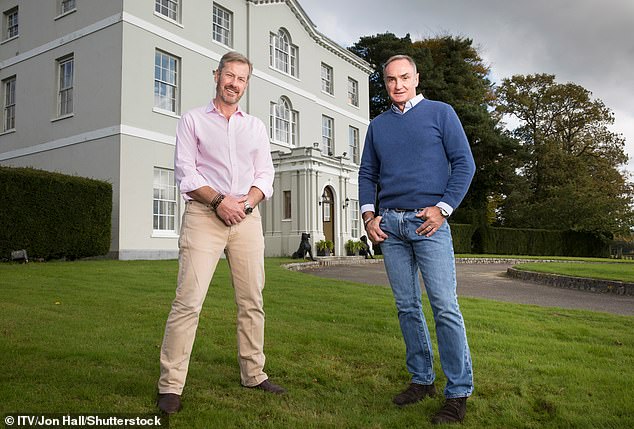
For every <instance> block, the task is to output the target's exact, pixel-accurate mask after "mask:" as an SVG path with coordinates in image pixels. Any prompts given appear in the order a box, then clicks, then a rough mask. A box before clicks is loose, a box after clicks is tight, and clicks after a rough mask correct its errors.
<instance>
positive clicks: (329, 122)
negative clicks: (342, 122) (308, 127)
mask: <svg viewBox="0 0 634 429" xmlns="http://www.w3.org/2000/svg"><path fill="white" fill-rule="evenodd" d="M334 122H335V120H334V119H332V118H330V117H328V116H326V115H323V116H322V117H321V150H322V152H325V153H327V154H328V155H332V153H333V149H334V140H335V139H334Z"/></svg>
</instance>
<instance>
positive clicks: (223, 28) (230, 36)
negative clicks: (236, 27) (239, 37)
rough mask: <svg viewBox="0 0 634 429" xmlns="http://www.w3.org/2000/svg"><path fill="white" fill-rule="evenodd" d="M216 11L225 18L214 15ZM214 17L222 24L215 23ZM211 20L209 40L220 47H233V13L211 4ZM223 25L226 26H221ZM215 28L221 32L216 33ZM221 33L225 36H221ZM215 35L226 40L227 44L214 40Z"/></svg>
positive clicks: (214, 3) (218, 5)
mask: <svg viewBox="0 0 634 429" xmlns="http://www.w3.org/2000/svg"><path fill="white" fill-rule="evenodd" d="M216 11H218V12H220V13H221V14H225V15H226V17H225V16H220V15H218V14H216ZM216 17H218V19H219V20H221V21H223V22H216ZM211 20H212V22H211V40H213V41H214V42H216V43H220V44H221V45H224V46H228V47H229V48H231V47H233V12H232V11H230V10H229V9H227V8H226V7H224V6H221V5H220V4H218V3H216V2H213V11H212V19H211ZM225 20H226V21H227V22H226V23H225V22H224V21H225ZM223 24H226V26H223ZM216 27H218V28H220V29H221V31H216ZM223 32H226V33H227V34H226V36H225V35H224V34H223ZM216 34H218V36H219V38H220V39H224V38H226V40H227V42H226V43H225V41H223V40H219V38H216Z"/></svg>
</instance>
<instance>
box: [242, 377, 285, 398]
mask: <svg viewBox="0 0 634 429" xmlns="http://www.w3.org/2000/svg"><path fill="white" fill-rule="evenodd" d="M247 387H249V388H251V389H260V390H264V391H265V392H269V393H274V394H276V395H282V394H284V393H286V389H284V388H283V387H282V386H278V385H277V384H273V383H271V382H270V381H269V380H268V379H267V380H264V381H263V382H262V383H260V384H258V385H257V386H247Z"/></svg>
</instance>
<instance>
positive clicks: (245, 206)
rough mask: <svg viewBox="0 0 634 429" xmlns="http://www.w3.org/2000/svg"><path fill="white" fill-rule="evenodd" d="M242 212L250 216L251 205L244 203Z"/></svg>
mask: <svg viewBox="0 0 634 429" xmlns="http://www.w3.org/2000/svg"><path fill="white" fill-rule="evenodd" d="M244 212H245V213H246V214H251V213H252V212H253V207H251V204H249V202H248V201H245V202H244Z"/></svg>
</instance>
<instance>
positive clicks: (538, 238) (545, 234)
mask: <svg viewBox="0 0 634 429" xmlns="http://www.w3.org/2000/svg"><path fill="white" fill-rule="evenodd" d="M457 226H460V227H464V225H452V226H451V227H452V230H455V229H456V227H457ZM460 231H461V236H460V238H459V240H460V243H461V246H462V247H460V250H457V249H456V253H482V254H497V255H534V256H585V257H601V258H603V257H609V256H610V247H609V242H608V241H607V240H606V239H605V238H603V237H601V236H599V235H596V234H593V233H590V232H583V231H554V230H545V229H519V228H492V227H479V228H475V227H474V228H473V229H472V230H471V231H472V235H471V237H470V240H469V241H470V243H471V248H470V250H471V251H470V252H467V251H465V250H464V249H466V248H467V246H466V242H467V237H465V236H464V235H467V234H468V233H469V230H468V228H462V229H461V230H460ZM455 243H456V235H454V246H455ZM455 247H456V248H457V246H455Z"/></svg>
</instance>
